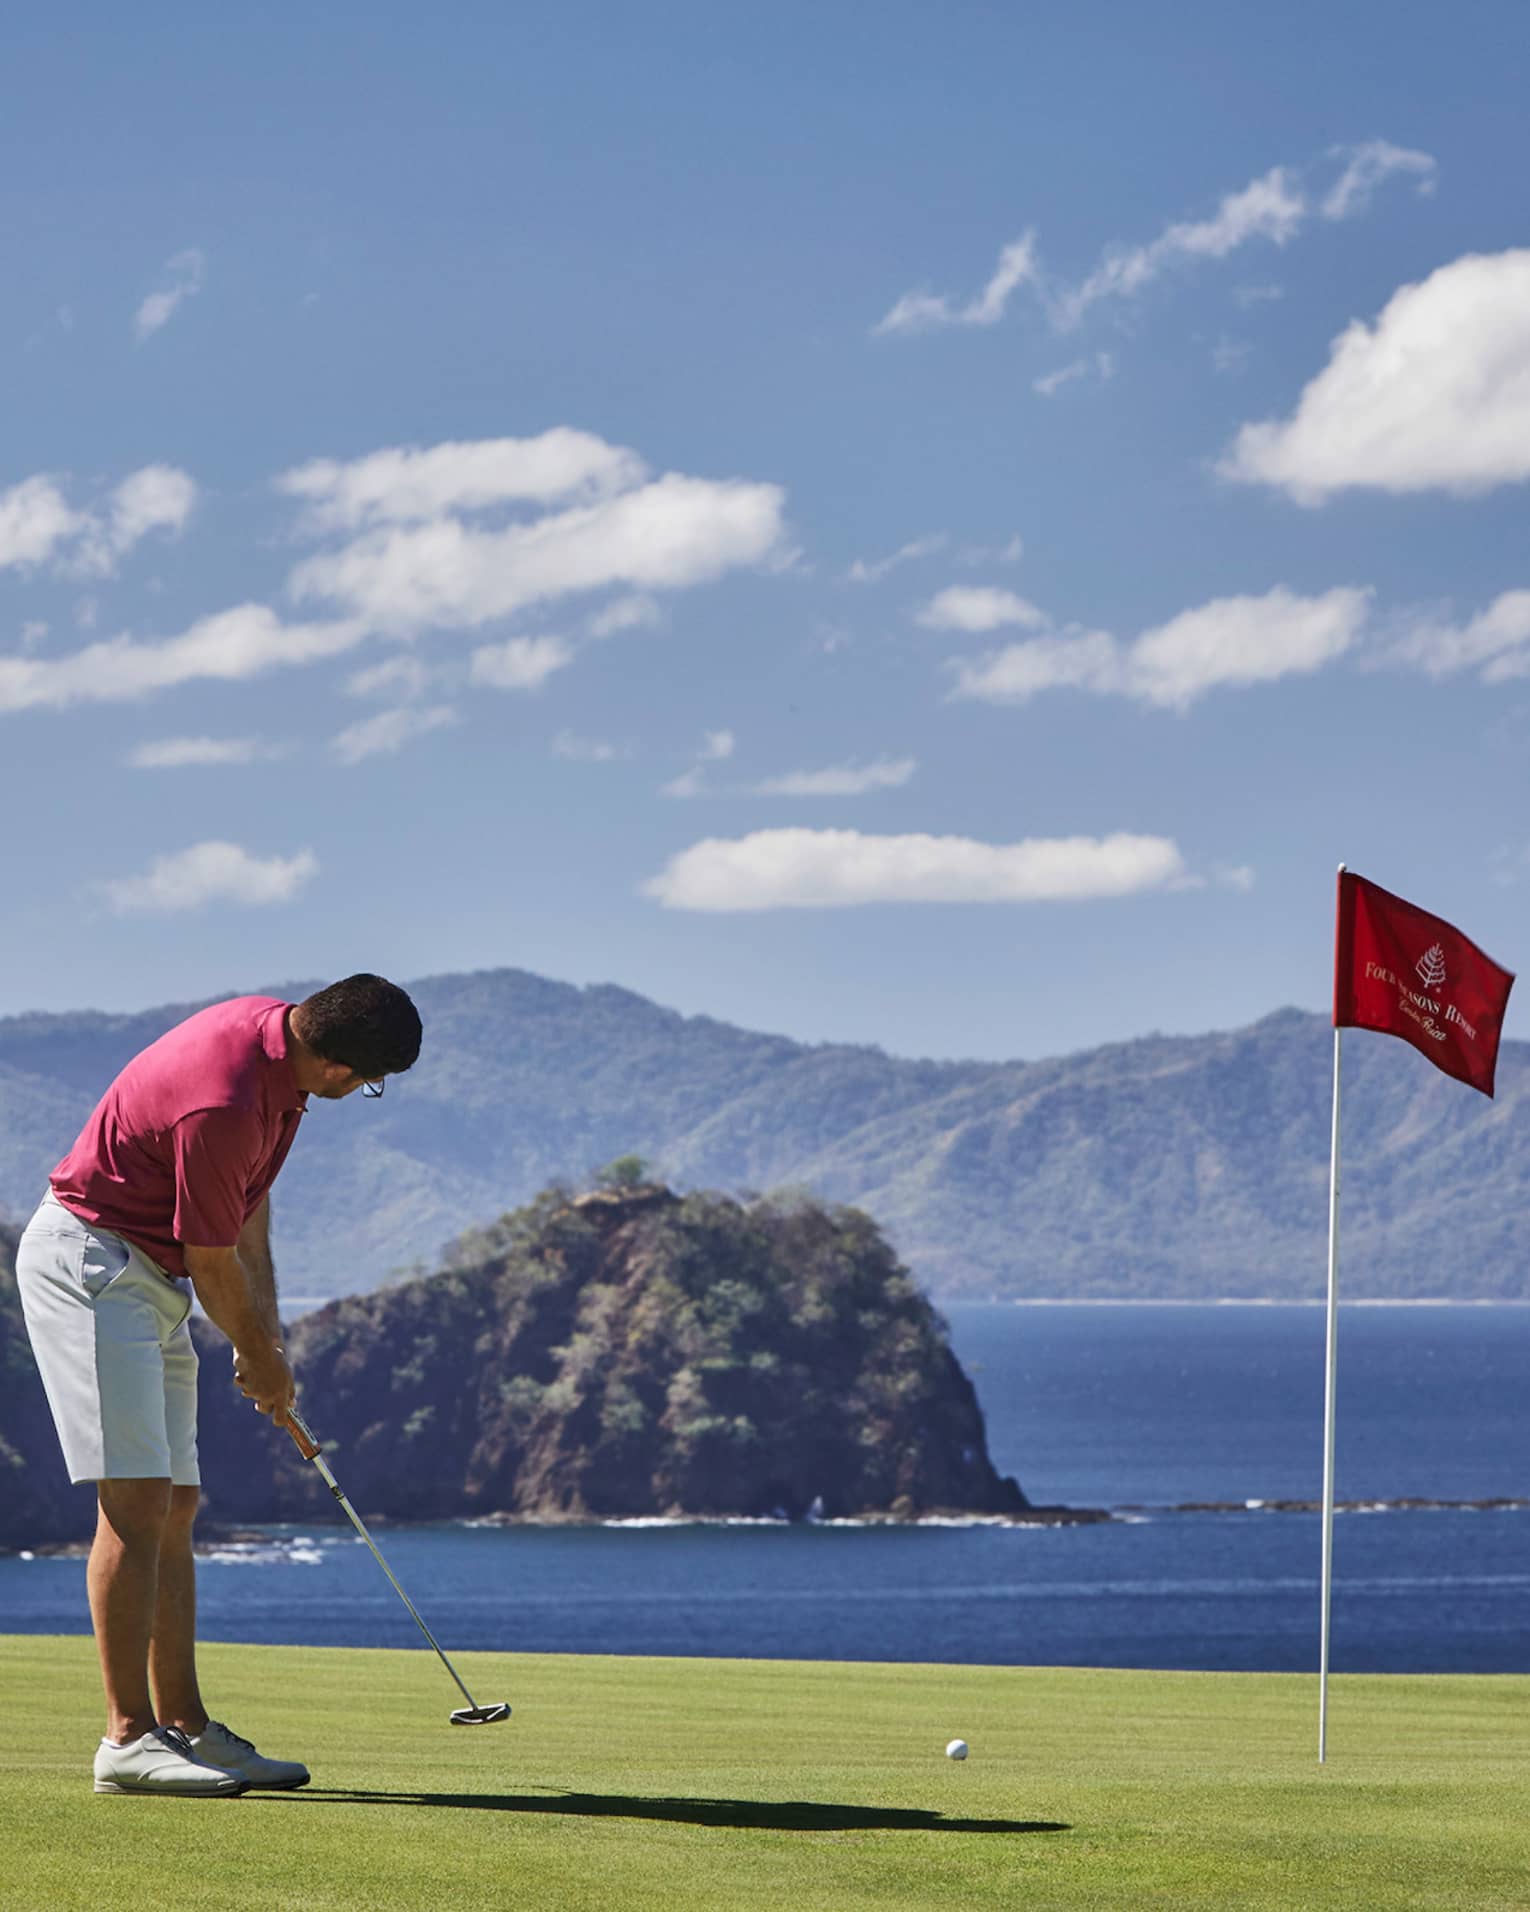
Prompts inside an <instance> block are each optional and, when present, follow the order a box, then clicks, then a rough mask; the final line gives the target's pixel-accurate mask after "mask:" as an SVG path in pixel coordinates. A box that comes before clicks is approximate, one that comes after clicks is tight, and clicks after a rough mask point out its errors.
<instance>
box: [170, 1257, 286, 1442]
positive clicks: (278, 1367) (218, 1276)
mask: <svg viewBox="0 0 1530 1912" xmlns="http://www.w3.org/2000/svg"><path fill="white" fill-rule="evenodd" d="M182 1252H183V1254H184V1255H185V1259H186V1272H187V1274H188V1275H189V1276H190V1277H191V1285H192V1287H193V1288H195V1289H196V1292H197V1300H198V1301H200V1302H201V1304H202V1306H203V1308H204V1309H205V1310H206V1313H207V1318H208V1320H209V1321H211V1322H212V1324H213V1326H214V1327H215V1328H221V1329H222V1330H223V1332H224V1334H226V1335H227V1336H228V1338H229V1340H230V1341H232V1342H233V1344H234V1378H235V1380H237V1381H238V1383H239V1387H240V1390H241V1392H243V1393H244V1394H245V1395H247V1396H248V1397H249V1399H250V1400H252V1401H253V1402H254V1403H255V1405H256V1407H258V1408H259V1409H260V1411H261V1413H262V1414H269V1415H270V1416H271V1417H272V1419H273V1420H274V1421H275V1422H276V1424H277V1426H278V1427H280V1426H282V1425H283V1424H284V1423H285V1421H286V1418H287V1409H288V1408H289V1407H290V1406H291V1405H292V1397H293V1383H292V1369H291V1368H290V1367H289V1366H288V1365H287V1356H286V1353H285V1351H284V1350H283V1348H282V1346H281V1343H280V1342H279V1341H278V1339H277V1338H276V1336H275V1335H274V1334H272V1333H271V1331H270V1329H269V1328H268V1326H267V1316H266V1311H265V1309H264V1307H263V1306H262V1305H261V1304H260V1302H259V1301H258V1300H257V1297H256V1295H255V1293H254V1292H253V1290H252V1284H251V1281H250V1277H249V1274H248V1273H247V1271H246V1268H245V1264H244V1262H243V1261H242V1260H241V1259H240V1256H239V1252H238V1250H237V1249H235V1248H198V1247H195V1246H194V1245H193V1244H192V1243H190V1242H184V1243H182ZM274 1308H275V1302H274V1298H273V1302H272V1310H273V1312H274Z"/></svg>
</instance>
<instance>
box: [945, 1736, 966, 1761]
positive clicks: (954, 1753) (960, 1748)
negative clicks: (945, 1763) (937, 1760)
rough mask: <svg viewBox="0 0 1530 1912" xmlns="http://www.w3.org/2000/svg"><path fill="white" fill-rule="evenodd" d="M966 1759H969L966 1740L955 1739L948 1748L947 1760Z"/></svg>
mask: <svg viewBox="0 0 1530 1912" xmlns="http://www.w3.org/2000/svg"><path fill="white" fill-rule="evenodd" d="M966 1757H967V1742H966V1740H964V1739H953V1740H952V1742H951V1744H950V1745H949V1746H948V1747H947V1748H946V1758H947V1759H965V1758H966Z"/></svg>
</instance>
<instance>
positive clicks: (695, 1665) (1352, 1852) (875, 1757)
mask: <svg viewBox="0 0 1530 1912" xmlns="http://www.w3.org/2000/svg"><path fill="white" fill-rule="evenodd" d="M932 1646H937V1647H938V1642H932ZM460 1663H461V1667H462V1670H463V1672H464V1674H465V1676H466V1678H467V1680H468V1684H469V1685H470V1686H472V1687H473V1689H474V1692H475V1693H476V1695H477V1696H478V1697H479V1698H480V1699H500V1698H508V1699H510V1700H511V1701H512V1702H513V1704H514V1706H515V1716H514V1718H513V1719H512V1720H511V1721H510V1722H508V1723H507V1724H504V1725H498V1726H485V1727H474V1728H461V1727H455V1726H452V1725H450V1724H449V1723H448V1720H447V1714H448V1713H449V1711H450V1710H451V1708H452V1706H453V1705H455V1704H458V1703H460V1702H459V1699H458V1696H457V1694H456V1692H455V1690H454V1689H453V1687H452V1685H451V1682H450V1681H449V1680H448V1679H447V1677H446V1675H445V1673H444V1672H443V1671H442V1669H441V1666H440V1664H439V1663H438V1662H437V1661H436V1659H435V1658H434V1656H433V1655H431V1654H430V1653H428V1652H426V1651H423V1650H422V1651H419V1652H378V1651H345V1650H337V1649H316V1648H309V1647H254V1646H208V1647H205V1648H204V1649H203V1656H202V1667H203V1683H204V1686H205V1689H206V1693H207V1697H208V1700H209V1702H210V1704H211V1705H212V1707H213V1710H214V1712H215V1713H217V1714H218V1715H219V1716H220V1717H222V1718H224V1719H226V1720H227V1721H228V1723H229V1724H230V1725H232V1726H233V1728H234V1729H235V1731H237V1732H241V1733H244V1734H246V1735H248V1736H249V1737H251V1738H254V1739H255V1740H257V1741H258V1742H259V1743H260V1744H261V1745H262V1746H263V1747H264V1748H265V1749H266V1750H268V1751H270V1752H273V1753H275V1754H277V1755H279V1756H281V1757H285V1758H301V1759H304V1760H306V1761H307V1762H308V1764H309V1765H310V1766H311V1767H312V1769H313V1784H312V1785H311V1786H310V1787H308V1788H306V1789H304V1790H303V1791H301V1792H297V1793H289V1794H260V1793H250V1794H248V1795H246V1796H245V1797H244V1798H243V1799H237V1800H229V1801H208V1802H191V1801H181V1800H151V1799H135V1798H120V1797H98V1796H97V1795H96V1794H95V1793H93V1792H92V1790H91V1777H90V1759H91V1754H92V1752H93V1750H94V1747H95V1743H96V1739H97V1736H98V1735H99V1732H100V1709H99V1688H98V1682H97V1675H96V1669H95V1661H94V1649H93V1646H92V1643H91V1642H90V1640H89V1639H85V1638H78V1637H71V1638H59V1637H53V1636H48V1637H15V1636H10V1637H4V1638H0V1696H3V1717H4V1722H5V1726H4V1732H3V1735H0V1855H3V1865H0V1906H4V1907H6V1908H25V1912H55V1908H67V1907H89V1908H92V1912H96V1909H97V1908H100V1907H103V1906H137V1905H162V1904H167V1903H171V1902H174V1903H185V1904H194V1905H197V1906H205V1907H221V1906H238V1907H239V1908H240V1912H255V1908H267V1907H269V1908H281V1912H293V1909H299V1912H308V1909H309V1908H313V1912H321V1909H323V1912H329V1908H334V1909H335V1912H339V1909H340V1908H346V1909H347V1912H350V1909H351V1908H356V1909H358V1912H359V1909H360V1908H368V1909H369V1912H370V1909H371V1908H377V1912H382V1909H383V1908H387V1909H388V1912H395V1909H396V1908H410V1907H430V1908H445V1909H447V1912H470V1908H478V1907H491V1906H514V1907H518V1908H537V1909H539V1908H544V1907H545V1908H564V1907H568V1908H580V1907H599V1908H617V1909H618V1912H637V1909H638V1908H644V1907H662V1908H664V1912H686V1909H687V1908H706V1909H707V1912H727V1909H728V1908H732V1907H740V1908H754V1907H792V1908H817V1907H823V1908H827V1909H831V1912H851V1909H852V1908H856V1907H862V1906H878V1907H903V1906H907V1907H914V1906H920V1907H924V1906H931V1905H934V1904H937V1903H941V1902H945V1903H949V1904H951V1905H952V1906H954V1907H962V1908H965V1907H968V1906H974V1905H976V1906H1011V1905H1013V1906H1021V1905H1024V1906H1027V1907H1031V1906H1036V1907H1052V1906H1109V1905H1128V1904H1130V1905H1143V1904H1146V1905H1163V1906H1166V1907H1173V1908H1176V1909H1178V1908H1183V1907H1194V1906H1215V1907H1240V1908H1241V1907H1263V1906H1291V1907H1303V1908H1306V1907H1322V1906H1335V1907H1339V1906H1342V1907H1345V1908H1347V1909H1348V1912H1379V1909H1380V1908H1385V1907H1392V1906H1413V1907H1429V1908H1439V1907H1451V1906H1460V1907H1463V1908H1465V1907H1470V1908H1472V1912H1488V1909H1489V1908H1495V1907H1511V1906H1513V1907H1524V1906H1526V1905H1530V1677H1517V1676H1516V1677H1496V1678H1495V1677H1467V1676H1462V1677H1455V1676H1431V1677H1426V1676H1418V1677H1412V1676H1407V1677H1403V1676H1393V1677H1374V1678H1373V1677H1348V1678H1346V1677H1339V1678H1337V1679H1335V1681H1334V1684H1333V1693H1332V1707H1331V1714H1330V1733H1329V1763H1328V1765H1327V1766H1326V1767H1320V1766H1319V1765H1318V1764H1317V1759H1316V1701H1317V1689H1316V1682H1315V1680H1313V1679H1310V1678H1294V1677H1291V1676H1281V1675H1273V1674H1272V1675H1263V1674H1196V1673H1134V1672H1114V1671H1112V1672H1091V1671H1079V1670H1070V1669H1050V1668H1040V1669H1031V1668H1010V1667H972V1666H929V1665H921V1666H887V1665H857V1664H852V1665H839V1664H829V1663H804V1662H774V1661H744V1660H658V1659H618V1658H603V1657H573V1656H558V1655H526V1656H510V1655H505V1656H495V1655H489V1654H463V1655H461V1656H460ZM958 1735H959V1736H960V1737H962V1738H964V1739H966V1740H967V1741H968V1742H969V1743H970V1745H971V1748H972V1756H971V1758H970V1759H968V1760H967V1761H965V1762H964V1763H960V1764H958V1763H957V1762H955V1761H952V1760H948V1759H946V1758H945V1757H944V1750H943V1749H944V1747H945V1745H946V1742H947V1741H948V1740H949V1739H951V1738H953V1737H955V1736H958Z"/></svg>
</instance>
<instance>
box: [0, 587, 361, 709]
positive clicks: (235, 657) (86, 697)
mask: <svg viewBox="0 0 1530 1912" xmlns="http://www.w3.org/2000/svg"><path fill="white" fill-rule="evenodd" d="M365 635H366V627H365V626H364V625H362V624H360V623H357V622H355V621H347V622H340V623H328V624H283V623H282V622H281V620H280V619H279V618H278V617H277V616H276V614H275V612H274V611H271V610H269V609H268V608H267V607H266V606H265V605H263V604H240V605H236V606H235V607H234V609H232V610H229V611H219V612H217V613H216V614H215V615H213V616H211V617H204V618H202V619H200V620H199V621H198V622H197V623H195V624H193V625H192V626H191V628H190V629H189V630H188V631H185V632H183V633H182V635H181V636H179V637H171V638H165V639H163V640H162V641H161V642H159V643H140V642H138V641H137V640H136V639H134V638H132V637H129V636H122V637H114V638H108V639H105V640H103V641H102V642H100V643H96V644H91V645H88V646H87V647H86V648H85V649H84V650H82V651H75V652H74V653H72V654H71V655H69V656H65V657H54V658H32V657H0V712H4V711H10V710H31V709H35V708H42V707H48V708H52V709H56V710H62V709H63V708H65V706H67V705H70V704H84V703H94V704H101V703H118V702H122V701H124V700H126V699H129V698H134V697H142V696H145V695H147V694H148V693H149V692H150V691H157V690H168V689H171V688H172V687H173V686H175V685H177V684H186V683H191V682H193V681H195V680H198V679H215V680H219V681H222V682H225V683H233V682H239V681H242V680H243V679H245V678H249V677H256V676H259V675H260V674H261V673H263V672H265V671H268V670H277V669H280V668H283V667H285V666H290V665H295V664H311V663H314V662H316V661H318V660H319V659H321V658H326V657H334V656H336V655H338V654H339V653H340V652H342V651H347V650H350V649H352V648H353V647H354V646H355V645H357V644H359V643H360V642H361V641H362V639H363V638H364V637H365Z"/></svg>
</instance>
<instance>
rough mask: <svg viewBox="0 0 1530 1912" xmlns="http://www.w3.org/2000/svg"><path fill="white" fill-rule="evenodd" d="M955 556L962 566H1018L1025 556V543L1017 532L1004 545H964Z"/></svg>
mask: <svg viewBox="0 0 1530 1912" xmlns="http://www.w3.org/2000/svg"><path fill="white" fill-rule="evenodd" d="M957 555H958V558H959V559H960V562H961V563H963V564H1018V563H1019V562H1020V560H1021V559H1022V558H1023V557H1024V556H1025V541H1024V539H1023V538H1022V537H1021V536H1020V534H1019V532H1018V531H1017V532H1016V533H1015V535H1014V537H1012V538H1011V539H1009V540H1008V542H1007V543H1005V544H1000V545H988V544H969V545H964V546H963V548H962V550H961V551H960V552H959V553H958V554H957Z"/></svg>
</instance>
